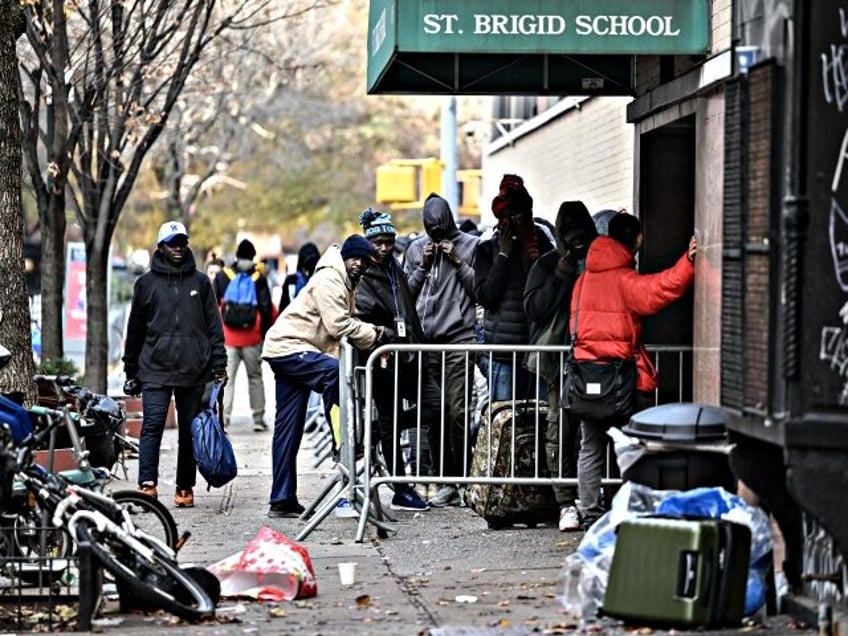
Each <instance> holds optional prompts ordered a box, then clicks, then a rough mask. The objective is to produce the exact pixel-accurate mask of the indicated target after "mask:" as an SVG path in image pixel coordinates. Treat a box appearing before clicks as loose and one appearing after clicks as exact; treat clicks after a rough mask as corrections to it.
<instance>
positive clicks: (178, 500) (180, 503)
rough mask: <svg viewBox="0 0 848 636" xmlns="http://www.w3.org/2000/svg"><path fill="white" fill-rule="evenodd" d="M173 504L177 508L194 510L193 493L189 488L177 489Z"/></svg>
mask: <svg viewBox="0 0 848 636" xmlns="http://www.w3.org/2000/svg"><path fill="white" fill-rule="evenodd" d="M174 503H175V504H176V505H177V508H194V491H193V490H192V489H191V488H177V494H175V495H174Z"/></svg>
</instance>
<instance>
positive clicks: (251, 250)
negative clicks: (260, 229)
mask: <svg viewBox="0 0 848 636" xmlns="http://www.w3.org/2000/svg"><path fill="white" fill-rule="evenodd" d="M254 256H256V248H255V247H254V246H253V243H251V242H250V241H248V240H247V239H244V240H243V241H242V242H241V243H239V244H238V247H237V248H236V258H243V259H245V260H247V261H252V260H253V257H254Z"/></svg>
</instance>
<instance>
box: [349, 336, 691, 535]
mask: <svg viewBox="0 0 848 636" xmlns="http://www.w3.org/2000/svg"><path fill="white" fill-rule="evenodd" d="M345 346H347V347H349V345H345ZM647 349H648V352H649V353H650V354H651V355H652V356H653V358H654V361H655V364H656V366H657V371H658V373H660V374H663V373H667V372H666V371H665V367H666V366H669V367H670V369H669V372H668V373H670V372H671V371H673V370H674V369H675V368H676V369H677V374H676V375H677V378H676V385H677V391H676V395H675V396H674V397H675V398H676V400H677V401H684V399H685V398H687V397H689V395H688V392H690V391H691V381H690V382H686V377H685V369H687V368H691V365H689V367H687V365H686V364H685V362H686V360H684V358H686V357H687V356H688V361H690V362H691V355H692V352H693V349H692V348H691V347H678V346H649V347H647ZM569 350H570V347H568V346H540V345H486V344H465V345H405V344H391V345H383V346H381V347H379V348H377V349H376V350H374V351H373V352H372V353H371V354H370V355H369V357H368V359H367V361H366V363H365V365H364V367H358V368H357V369H356V370H354V373H353V376H354V377H355V376H356V374H357V373H362V374H364V377H363V380H364V381H363V382H361V383H357V382H356V381H354V382H352V383H351V384H350V386H351V387H352V393H353V394H352V395H351V396H349V399H352V400H354V401H356V400H359V401H360V402H361V404H360V408H359V409H355V412H357V413H358V414H360V415H361V416H362V422H361V425H362V446H363V448H364V449H372V448H373V447H374V444H375V442H376V439H375V435H374V430H375V422H374V408H372V405H373V398H374V395H375V392H376V391H380V392H385V391H391V392H392V396H395V397H394V398H393V399H392V403H393V405H394V407H393V412H392V417H391V421H392V439H397V438H398V436H399V435H400V431H401V414H402V413H401V411H402V410H403V407H404V401H403V400H399V399H397V397H396V396H398V395H399V391H400V388H401V387H402V386H403V388H404V392H405V394H407V395H410V393H412V394H414V399H413V400H411V401H410V402H412V403H414V404H416V405H417V407H416V411H415V423H414V427H413V428H410V430H411V431H412V434H411V439H412V440H414V441H415V442H416V443H415V444H411V446H413V447H414V448H413V450H412V452H413V453H414V454H415V456H414V458H413V459H414V461H411V462H410V464H411V465H412V466H414V468H413V470H412V471H407V472H405V474H403V475H392V474H390V471H389V470H386V467H385V466H382V467H378V466H375V465H374V462H375V461H379V455H375V454H374V453H371V452H368V451H366V452H364V455H363V466H362V469H361V470H359V471H358V472H355V473H354V478H353V479H352V480H351V483H350V487H351V488H352V489H353V490H354V491H355V492H356V493H357V499H358V500H360V501H361V502H362V507H363V509H364V510H366V511H370V510H371V507H372V505H374V503H375V502H377V503H378V502H379V498H378V496H377V488H378V487H379V486H380V485H381V484H410V485H411V484H423V483H426V484H451V485H459V486H468V485H470V484H515V485H519V484H525V485H538V486H543V485H553V484H562V485H573V486H576V484H577V479H576V478H574V477H565V476H563V474H562V471H561V463H560V466H559V467H557V470H556V471H555V472H556V474H553V475H552V474H550V472H549V471H548V470H547V469H545V468H543V466H544V465H543V463H542V462H543V459H542V458H540V457H539V456H538V453H537V455H536V458H535V470H534V471H533V474H532V475H530V476H527V475H524V476H520V475H516V474H515V468H514V467H515V448H514V445H513V448H512V451H511V452H512V460H513V461H512V462H511V466H512V469H511V471H510V474H508V475H505V476H493V475H492V462H493V460H494V457H493V455H492V447H491V440H488V445H487V446H486V447H485V448H486V451H485V452H486V454H487V460H486V465H487V466H488V471H486V472H485V474H484V475H471V474H470V461H471V459H470V458H471V456H470V454H469V452H468V449H469V448H470V447H471V446H472V445H474V444H477V445H479V444H480V442H481V441H485V440H476V439H473V433H474V432H475V429H474V428H473V427H472V423H473V422H474V421H475V419H476V418H478V417H479V416H480V413H481V404H480V403H479V402H481V400H480V399H479V395H476V394H475V392H474V389H473V385H474V379H475V377H477V379H478V380H479V379H480V378H479V373H482V371H481V369H480V367H481V366H482V367H483V368H488V373H487V374H486V375H484V378H485V380H486V382H485V383H482V382H478V383H477V384H478V386H484V385H485V386H488V387H491V386H492V384H493V379H494V377H493V368H492V367H493V365H492V361H493V360H495V359H498V360H499V361H501V362H503V361H511V367H512V374H511V375H512V387H511V389H512V390H511V396H512V397H511V401H512V402H513V406H514V405H515V403H516V402H517V401H518V400H519V399H531V400H537V401H538V402H545V401H546V399H547V389H546V387H545V385H544V384H543V383H540V382H539V381H535V380H531V381H530V382H529V383H528V385H527V388H524V387H523V386H521V384H522V383H523V382H524V380H522V379H520V377H521V376H522V375H524V374H525V372H529V377H531V378H533V377H539V372H540V363H541V358H542V355H537V356H536V357H535V368H533V369H525V368H524V366H523V365H524V361H525V357H526V356H527V354H529V353H537V354H545V355H548V356H555V357H556V358H557V359H558V360H559V374H558V377H559V378H560V383H561V381H562V380H561V379H562V377H563V373H562V371H563V369H564V367H565V362H566V360H567V357H568V352H569ZM401 354H404V355H406V356H407V357H408V356H410V355H412V356H414V358H415V363H416V364H417V371H418V372H417V385H416V386H414V387H412V390H411V391H410V387H409V386H408V385H404V382H408V378H406V379H405V378H404V377H402V374H401V371H400V365H398V364H390V363H388V362H387V360H392V359H394V360H397V359H398V356H399V355H401ZM450 354H453V357H455V356H456V355H461V356H463V361H464V362H463V368H464V373H463V378H464V386H463V387H462V390H463V394H464V395H465V396H466V397H465V400H464V408H463V431H464V433H463V449H464V452H463V454H462V461H461V465H462V468H461V470H460V471H459V474H446V473H445V448H444V440H445V435H446V434H448V431H447V428H446V426H447V423H446V418H445V407H446V400H447V396H446V390H445V382H446V377H447V368H446V367H447V359H448V355H450ZM342 358H343V359H344V360H347V361H350V360H352V356H345V355H343V356H342ZM668 358H670V359H671V360H672V362H671V363H670V364H668V365H666V364H665V362H666V361H667V359H668ZM487 361H488V365H487V364H485V363H486V362H487ZM478 363H483V364H482V365H480V364H478ZM380 365H384V367H385V368H386V369H390V370H391V374H392V378H393V383H392V386H382V385H381V386H379V387H376V386H375V383H374V371H375V369H377V368H379V367H380ZM407 368H409V366H408V365H407ZM412 368H415V366H414V365H413V367H412ZM428 370H429V371H433V370H436V371H437V374H436V375H437V376H438V377H436V378H432V376H429V375H428ZM340 374H342V377H343V378H344V377H345V372H344V371H343V370H342V369H340ZM384 375H385V374H384ZM661 379H662V376H661ZM432 380H435V381H436V382H437V385H436V390H437V391H438V395H439V398H438V402H439V405H438V406H439V408H438V412H439V417H438V426H439V435H438V436H435V437H437V439H439V440H441V443H440V447H439V448H438V449H436V452H435V453H433V449H430V456H431V458H438V459H437V461H436V464H437V465H438V470H437V472H436V473H435V474H422V473H421V466H422V459H423V458H424V455H425V454H424V452H422V446H423V443H424V441H425V440H426V439H427V429H426V427H427V426H432V425H433V424H434V422H432V421H430V422H425V421H424V420H423V416H422V411H423V410H424V409H423V408H420V407H421V406H422V405H423V404H424V400H425V398H426V397H427V396H425V395H424V394H425V392H426V391H425V388H424V386H423V383H424V382H426V381H432ZM361 389H364V393H362V394H358V392H359V391H360V390H361ZM665 393H666V394H668V391H667V390H666V391H665ZM560 394H561V391H560ZM665 397H666V398H667V397H668V395H666V396H665ZM659 399H660V395H659V392H656V393H655V404H656V403H658V402H659ZM431 401H432V398H431ZM507 401H509V400H507ZM665 401H673V400H669V399H665ZM513 411H514V409H513ZM342 412H343V414H349V413H353V412H354V410H349V409H347V408H343V409H342ZM562 422H563V419H562V418H559V439H560V440H561V439H562V437H563V435H562V433H563V428H562V427H563V424H562ZM358 424H359V423H358V422H352V421H345V419H344V418H343V422H342V427H343V429H345V430H347V429H348V428H350V427H356V426H357V425H358ZM408 425H409V422H408V421H406V422H405V424H404V426H408ZM512 426H513V427H514V426H515V419H514V418H513V422H512ZM547 427H548V423H547V419H546V418H545V417H544V416H542V415H541V414H540V413H539V411H538V410H537V411H536V422H535V427H534V429H535V432H534V435H535V440H534V448H544V439H543V437H542V436H545V435H546V433H547ZM513 432H514V428H513ZM512 439H513V440H514V439H515V438H514V436H513V437H512ZM540 443H541V446H540ZM559 450H560V453H559V455H560V456H561V454H562V445H561V442H560V449H559ZM394 452H397V451H396V447H394V448H392V449H389V450H387V449H383V453H394ZM475 452H477V453H479V452H481V451H480V450H479V448H478V449H477V450H476V451H475ZM375 457H376V460H375ZM393 460H394V458H393V457H391V456H389V457H387V458H386V464H387V465H388V466H393V465H395V462H394V461H393ZM606 463H607V469H606V476H605V477H604V479H603V480H602V486H603V487H606V488H609V487H613V488H614V487H617V486H620V485H621V479H620V478H619V477H618V476H617V466H616V463H615V458H614V456H613V453H612V451H611V445H610V447H609V450H608V452H607V462H606ZM360 493H361V494H360ZM369 520H370V521H373V518H372V517H371V516H370V515H369V514H361V515H360V518H359V524H358V527H357V533H356V541H357V542H361V541H362V540H363V538H364V534H365V527H366V524H367V523H368V522H369Z"/></svg>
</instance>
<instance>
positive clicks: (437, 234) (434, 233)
mask: <svg viewBox="0 0 848 636" xmlns="http://www.w3.org/2000/svg"><path fill="white" fill-rule="evenodd" d="M427 234H428V235H429V236H430V240H432V241H433V242H434V243H439V242H441V241H444V240H445V239H446V238H447V237H448V233H447V231H446V230H444V229H442V228H440V227H434V228H433V229H432V230H430V231H429V232H427Z"/></svg>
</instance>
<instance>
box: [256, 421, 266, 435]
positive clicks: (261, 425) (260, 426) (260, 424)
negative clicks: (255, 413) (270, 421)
mask: <svg viewBox="0 0 848 636" xmlns="http://www.w3.org/2000/svg"><path fill="white" fill-rule="evenodd" d="M267 430H268V425H267V424H266V423H265V422H263V421H262V420H260V421H258V422H254V423H253V431H254V432H255V433H262V432H263V431H267Z"/></svg>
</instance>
